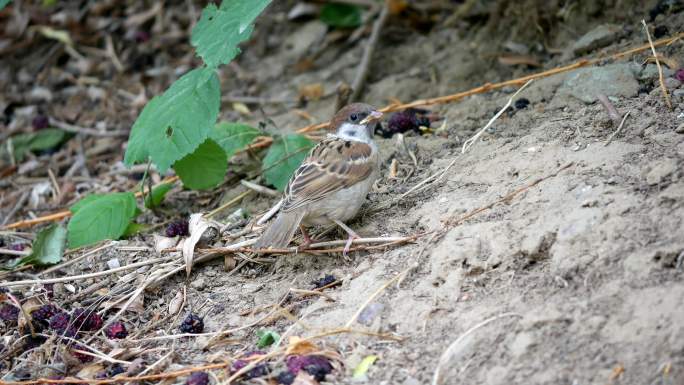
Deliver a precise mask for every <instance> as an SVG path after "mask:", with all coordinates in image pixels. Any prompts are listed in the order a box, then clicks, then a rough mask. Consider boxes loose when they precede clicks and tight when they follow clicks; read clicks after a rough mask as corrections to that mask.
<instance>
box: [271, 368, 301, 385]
mask: <svg viewBox="0 0 684 385" xmlns="http://www.w3.org/2000/svg"><path fill="white" fill-rule="evenodd" d="M295 377H297V375H296V374H292V373H291V372H290V371H288V370H285V371H283V372H280V373H278V377H276V381H278V383H279V384H284V385H292V383H293V382H294V380H295Z"/></svg>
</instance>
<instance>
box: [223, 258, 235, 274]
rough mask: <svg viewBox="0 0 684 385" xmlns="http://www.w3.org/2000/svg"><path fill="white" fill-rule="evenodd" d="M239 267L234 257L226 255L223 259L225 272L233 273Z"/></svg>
mask: <svg viewBox="0 0 684 385" xmlns="http://www.w3.org/2000/svg"><path fill="white" fill-rule="evenodd" d="M235 266H237V259H235V257H233V256H232V255H225V256H224V257H223V271H233V269H235Z"/></svg>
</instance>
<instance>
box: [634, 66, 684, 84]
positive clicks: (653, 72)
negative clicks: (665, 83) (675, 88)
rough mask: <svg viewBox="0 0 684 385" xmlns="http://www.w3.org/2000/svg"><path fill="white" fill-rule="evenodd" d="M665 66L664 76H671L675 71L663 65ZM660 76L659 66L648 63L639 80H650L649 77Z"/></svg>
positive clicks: (655, 77)
mask: <svg viewBox="0 0 684 385" xmlns="http://www.w3.org/2000/svg"><path fill="white" fill-rule="evenodd" d="M662 68H663V76H664V77H670V76H672V75H674V73H675V72H674V71H673V70H671V69H669V68H667V67H665V66H662ZM657 78H658V66H656V65H655V64H647V65H646V67H645V68H644V69H643V71H641V73H640V74H639V80H648V79H657Z"/></svg>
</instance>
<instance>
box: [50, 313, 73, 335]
mask: <svg viewBox="0 0 684 385" xmlns="http://www.w3.org/2000/svg"><path fill="white" fill-rule="evenodd" d="M70 321H71V316H70V315H69V314H67V313H65V312H59V313H56V314H55V315H53V316H52V317H50V329H52V330H54V331H55V332H57V333H58V334H59V335H61V336H65V337H75V336H76V334H78V331H77V330H76V328H74V325H72V324H71V322H70Z"/></svg>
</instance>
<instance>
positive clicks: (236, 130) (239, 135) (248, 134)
mask: <svg viewBox="0 0 684 385" xmlns="http://www.w3.org/2000/svg"><path fill="white" fill-rule="evenodd" d="M259 135H261V132H260V131H259V130H257V129H256V128H254V127H252V126H248V125H246V124H241V123H229V122H221V123H218V124H217V125H215V126H214V127H213V128H212V129H211V133H210V134H209V137H210V138H211V139H213V140H214V141H215V142H216V143H217V144H218V145H219V146H221V148H223V151H225V152H226V156H227V157H228V158H229V159H230V157H232V156H233V155H235V153H236V152H238V151H239V150H242V149H243V148H245V147H247V145H249V144H250V143H252V141H253V140H254V138H256V137H257V136H259Z"/></svg>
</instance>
